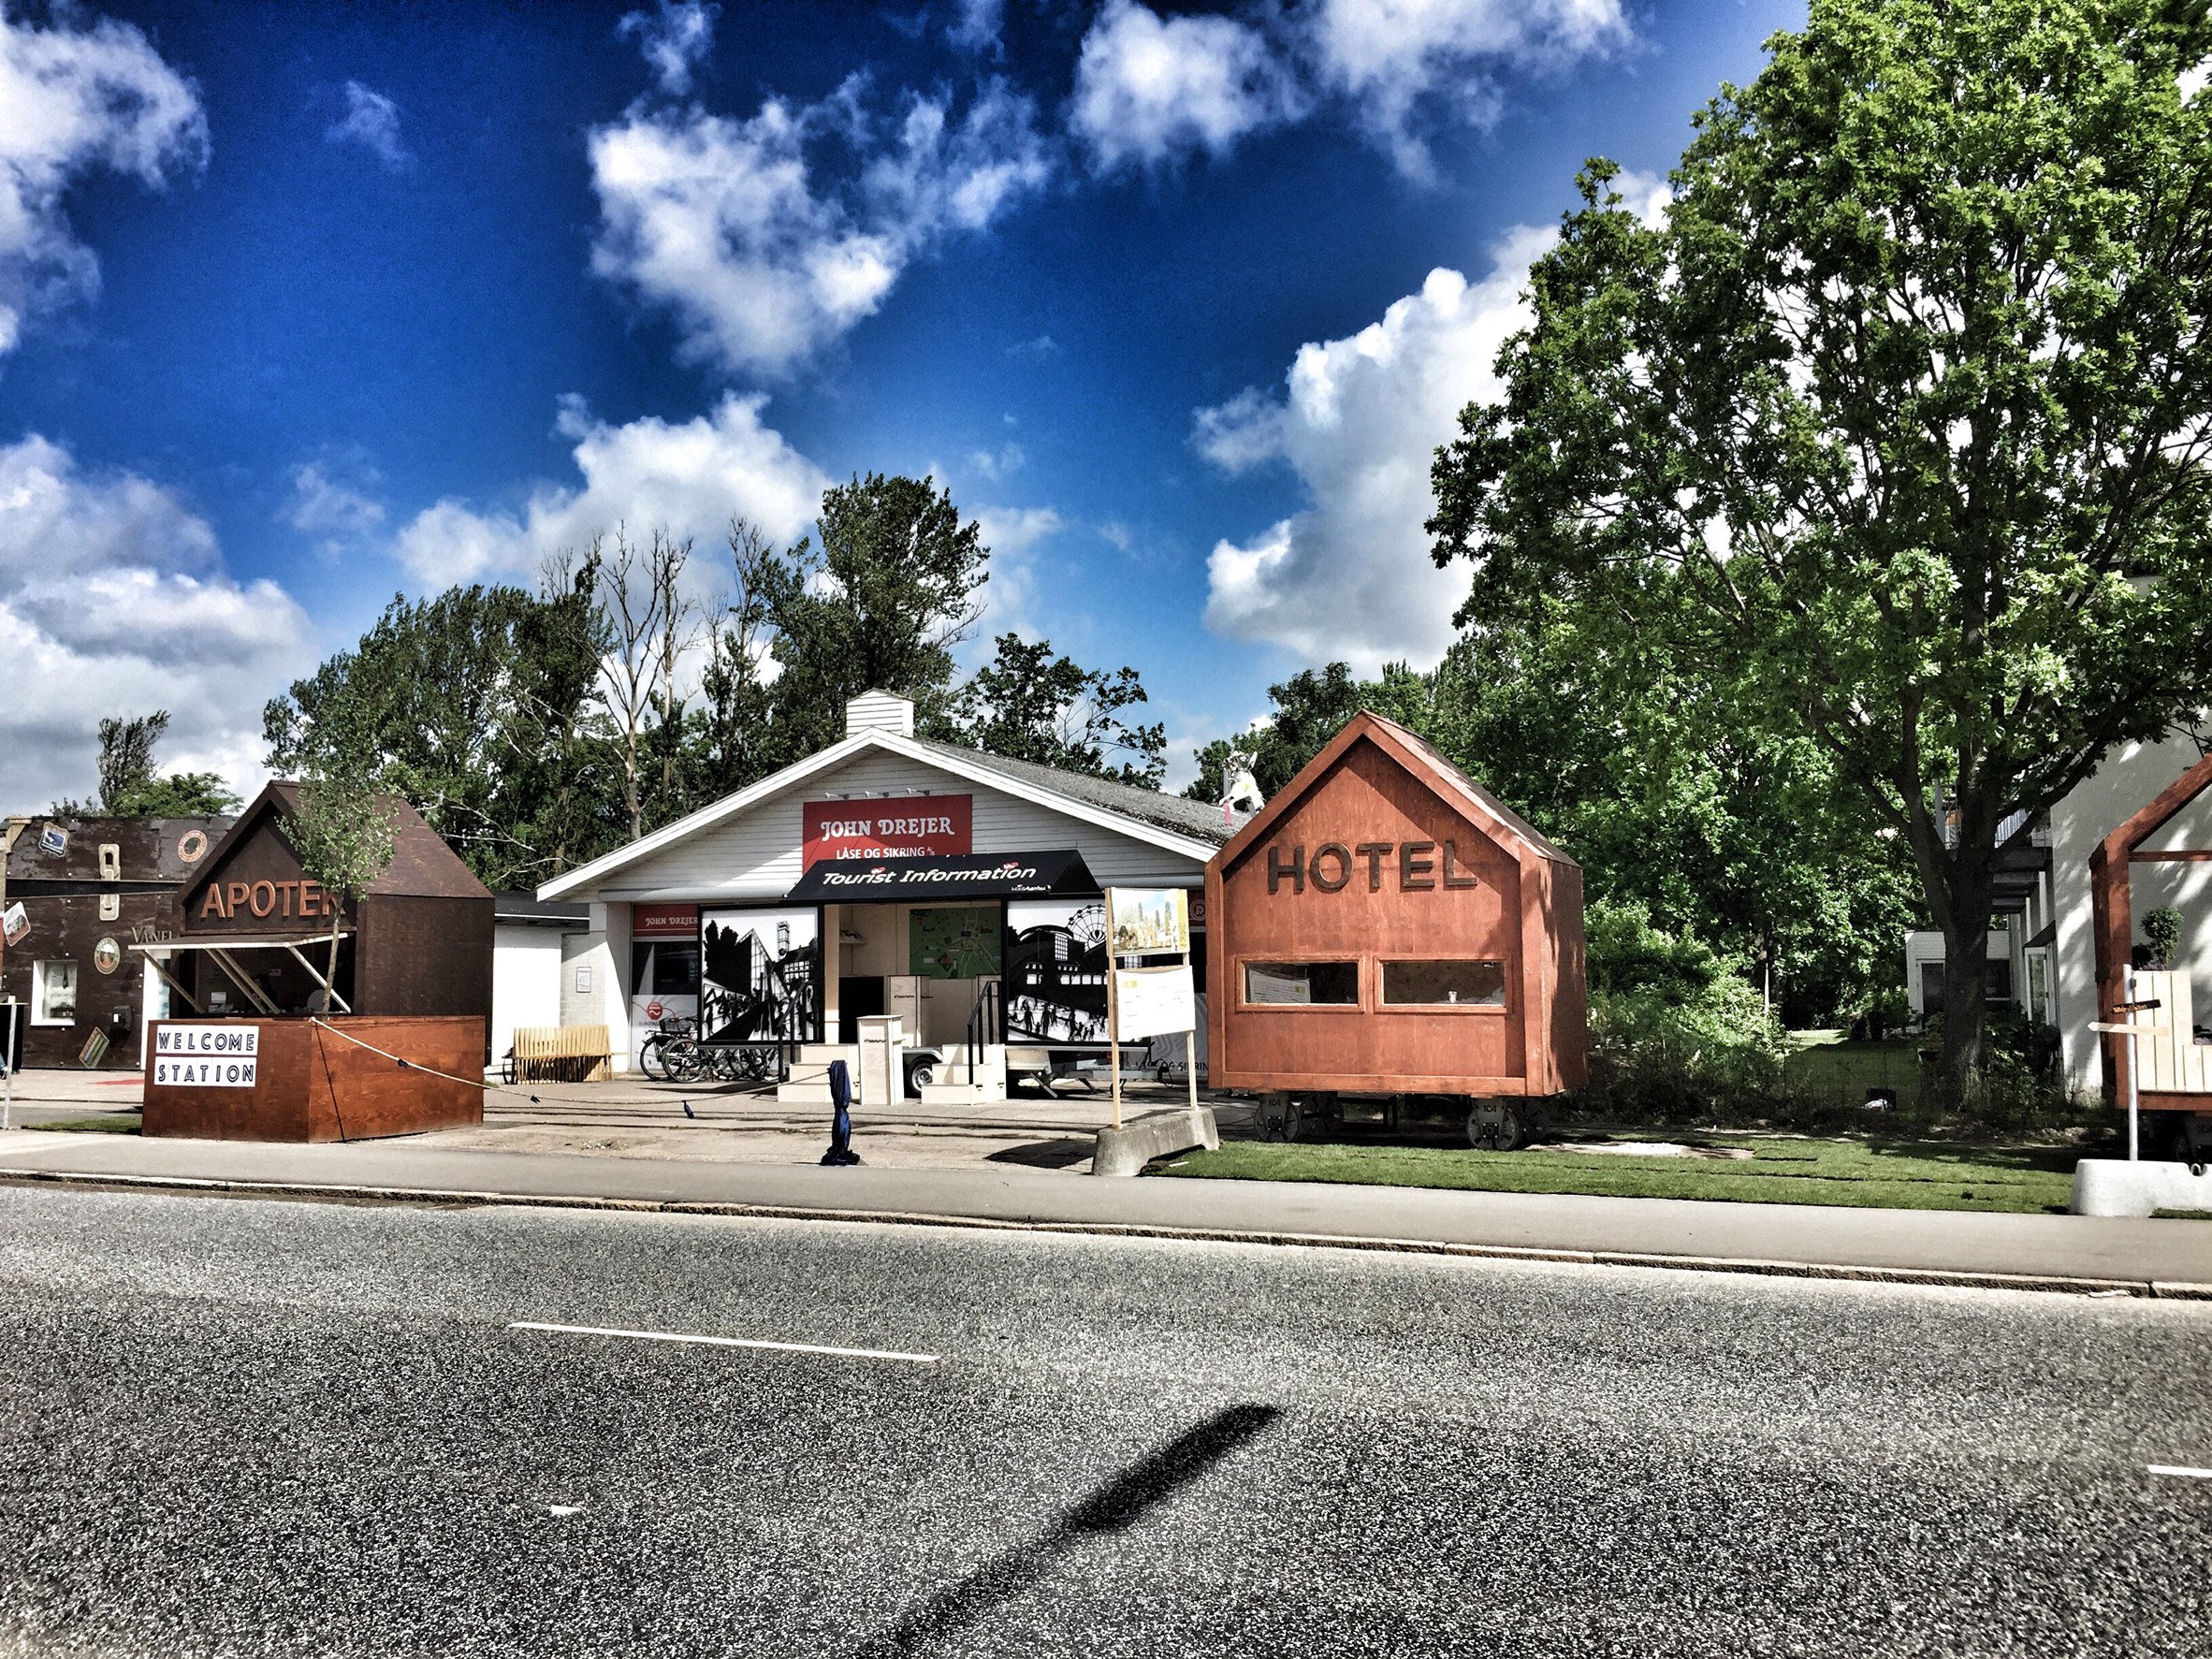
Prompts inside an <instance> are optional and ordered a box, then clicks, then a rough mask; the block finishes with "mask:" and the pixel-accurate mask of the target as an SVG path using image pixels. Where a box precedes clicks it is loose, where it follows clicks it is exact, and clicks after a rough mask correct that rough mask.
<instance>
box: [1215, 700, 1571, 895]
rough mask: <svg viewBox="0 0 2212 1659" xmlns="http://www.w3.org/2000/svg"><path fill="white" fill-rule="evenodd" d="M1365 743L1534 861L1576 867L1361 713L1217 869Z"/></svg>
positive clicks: (1220, 856)
mask: <svg viewBox="0 0 2212 1659" xmlns="http://www.w3.org/2000/svg"><path fill="white" fill-rule="evenodd" d="M1363 741H1364V742H1370V743H1373V744H1374V745H1375V747H1376V748H1377V749H1381V750H1382V751H1383V752H1384V753H1385V754H1387V755H1389V756H1390V758H1391V759H1392V760H1395V761H1396V762H1397V763H1398V764H1400V765H1402V766H1404V768H1405V769H1406V770H1407V771H1408V772H1410V773H1412V774H1413V775H1414V776H1415V777H1416V778H1419V779H1421V781H1423V782H1424V783H1426V784H1427V785H1428V786H1429V787H1430V788H1431V789H1433V790H1434V791H1435V792H1436V793H1437V794H1439V795H1441V796H1443V797H1444V799H1446V800H1447V801H1448V802H1450V803H1451V804H1452V805H1454V806H1456V807H1458V808H1460V809H1461V810H1462V811H1463V812H1465V813H1466V814H1467V816H1468V817H1470V818H1472V819H1474V820H1475V821H1476V822H1488V823H1490V824H1491V825H1492V826H1494V827H1495V828H1496V829H1498V830H1499V831H1502V832H1503V834H1504V837H1505V838H1506V839H1508V840H1511V841H1515V842H1518V843H1519V844H1520V845H1521V848H1522V849H1523V850H1525V851H1526V852H1527V853H1528V855H1529V856H1530V857H1532V858H1539V859H1546V860H1549V861H1550V862H1551V863H1553V864H1563V865H1569V866H1572V865H1574V863H1575V861H1574V860H1573V859H1571V858H1569V857H1568V856H1567V855H1566V854H1565V853H1564V852H1562V851H1560V850H1559V849H1558V848H1557V847H1555V846H1553V845H1552V843H1551V841H1550V838H1549V837H1546V836H1545V834H1544V833H1543V831H1541V830H1539V829H1537V828H1536V827H1535V825H1534V824H1532V823H1530V822H1528V820H1526V819H1525V818H1523V817H1521V814H1520V813H1518V812H1516V811H1514V810H1513V808H1510V807H1508V806H1506V803H1505V802H1503V801H1501V800H1499V799H1498V797H1497V796H1495V795H1493V794H1492V793H1490V791H1488V790H1487V789H1484V788H1483V787H1482V785H1480V784H1479V783H1477V782H1476V781H1475V780H1474V779H1472V778H1470V777H1468V776H1467V775H1466V774H1465V773H1464V772H1463V771H1461V770H1460V769H1459V767H1457V766H1455V765H1453V764H1451V762H1449V761H1448V760H1446V759H1445V758H1444V756H1443V755H1442V754H1441V753H1440V752H1438V751H1437V749H1435V748H1434V747H1433V746H1432V745H1431V744H1429V743H1428V742H1427V741H1426V740H1424V739H1422V738H1420V737H1418V736H1416V735H1414V734H1413V733H1411V732H1409V731H1407V730H1406V729H1405V728H1404V726H1402V725H1400V724H1399V723H1398V722H1397V721H1396V720H1390V719H1388V718H1386V717H1385V716H1383V715H1379V714H1376V713H1375V712H1374V711H1373V710H1371V709H1361V711H1360V712H1359V713H1358V714H1356V715H1354V716H1352V718H1351V719H1350V720H1348V721H1346V724H1345V728H1344V730H1343V731H1341V732H1339V733H1337V735H1335V736H1333V737H1332V738H1331V739H1330V740H1329V741H1328V742H1327V743H1325V744H1324V745H1322V747H1321V752H1320V753H1319V754H1317V755H1316V756H1314V758H1313V759H1312V760H1310V761H1308V762H1306V764H1304V766H1302V768H1300V770H1299V773H1298V776H1297V777H1295V778H1293V779H1290V781H1289V782H1288V783H1287V784H1285V785H1284V786H1283V787H1282V788H1281V789H1280V790H1278V791H1276V792H1275V798H1274V799H1273V800H1272V801H1270V802H1268V804H1267V805H1266V806H1265V807H1262V808H1260V809H1259V811H1258V812H1257V813H1255V814H1254V815H1253V816H1252V817H1251V818H1250V819H1249V820H1248V821H1246V822H1244V824H1243V825H1242V826H1241V827H1240V828H1239V829H1238V830H1237V832H1236V834H1235V835H1234V836H1232V837H1230V840H1229V844H1228V845H1227V846H1225V847H1223V848H1222V850H1221V851H1220V852H1219V853H1217V854H1215V865H1216V866H1220V867H1224V868H1225V867H1227V866H1228V865H1229V864H1230V862H1232V861H1233V860H1235V859H1238V858H1241V857H1243V856H1244V851H1245V850H1246V849H1247V848H1249V847H1251V846H1252V845H1254V844H1255V843H1256V842H1258V841H1259V840H1260V839H1261V838H1262V837H1265V836H1266V835H1267V834H1268V833H1269V831H1270V830H1271V829H1273V826H1274V825H1275V824H1276V823H1278V822H1281V821H1282V820H1283V819H1284V818H1286V817H1288V815H1289V814H1290V813H1291V812H1293V811H1295V810H1297V808H1298V807H1299V806H1300V805H1301V803H1302V802H1303V801H1304V799H1305V798H1306V796H1308V795H1309V794H1311V793H1313V792H1314V790H1315V789H1316V788H1317V786H1318V785H1319V783H1320V781H1321V779H1323V778H1324V777H1326V776H1327V775H1328V773H1329V770H1330V768H1331V767H1332V766H1333V765H1334V764H1336V761H1337V759H1338V757H1339V756H1341V755H1342V754H1344V753H1345V751H1346V750H1347V749H1350V748H1351V747H1352V746H1353V745H1354V744H1356V743H1360V742H1363ZM1576 867H1579V866H1576Z"/></svg>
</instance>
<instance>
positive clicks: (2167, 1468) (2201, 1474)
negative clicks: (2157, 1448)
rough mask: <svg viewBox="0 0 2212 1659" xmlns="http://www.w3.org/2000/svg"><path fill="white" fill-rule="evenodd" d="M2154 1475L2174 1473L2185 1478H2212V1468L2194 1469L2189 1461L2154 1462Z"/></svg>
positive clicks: (2151, 1466)
mask: <svg viewBox="0 0 2212 1659" xmlns="http://www.w3.org/2000/svg"><path fill="white" fill-rule="evenodd" d="M2150 1472H2151V1473H2152V1474H2153V1475H2174V1476H2178V1477H2180V1478H2181V1479H2184V1480H2212V1469H2192V1468H2190V1466H2189V1465H2188V1464H2187V1463H2152V1464H2151V1465H2150Z"/></svg>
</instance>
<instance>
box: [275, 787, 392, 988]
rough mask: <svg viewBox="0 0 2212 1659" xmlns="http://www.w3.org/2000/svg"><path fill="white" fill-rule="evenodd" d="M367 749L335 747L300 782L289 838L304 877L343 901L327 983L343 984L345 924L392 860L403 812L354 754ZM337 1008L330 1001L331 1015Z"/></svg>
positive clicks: (335, 915) (333, 928)
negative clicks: (340, 959) (341, 965)
mask: <svg viewBox="0 0 2212 1659" xmlns="http://www.w3.org/2000/svg"><path fill="white" fill-rule="evenodd" d="M367 747H368V746H367V745H365V744H363V745H353V744H339V745H333V746H332V751H331V753H330V755H329V756H328V757H327V758H326V759H325V760H324V761H323V762H321V763H320V764H318V765H317V767H316V769H315V770H314V771H313V773H312V774H310V776H309V777H308V778H307V779H305V780H304V781H303V782H302V783H301V784H300V786H299V793H298V798H297V800H296V801H295V803H294V806H293V809H292V813H291V815H290V817H289V818H288V819H287V820H286V821H285V823H284V835H285V838H286V839H288V840H289V841H290V842H291V843H292V850H293V851H295V852H297V853H298V855H299V869H300V873H301V874H303V875H305V876H308V877H310V878H312V879H313V880H317V881H320V882H321V883H322V884H323V886H324V888H325V889H326V890H327V892H328V893H329V894H330V895H331V897H332V898H334V899H335V900H336V901H337V903H336V904H335V905H334V906H333V907H332V909H331V914H330V953H329V956H328V958H327V963H326V966H325V969H324V973H323V982H324V984H326V985H327V986H329V987H330V988H331V989H333V990H335V989H336V988H337V985H338V939H339V931H340V928H339V924H340V923H341V922H342V921H343V920H344V917H345V912H346V911H347V910H352V909H354V908H355V907H356V906H357V903H358V902H359V900H360V897H361V895H362V894H364V893H366V892H367V891H368V890H369V888H370V887H371V885H372V884H373V883H374V882H375V880H376V879H377V878H378V877H379V876H381V875H383V874H384V872H385V869H386V866H389V865H390V863H391V862H392V851H393V848H394V847H395V846H396V845H397V843H398V840H399V834H400V812H399V808H398V807H397V806H396V805H395V804H394V803H393V801H392V798H391V797H390V796H389V795H387V794H386V793H382V792H381V791H379V790H378V789H377V787H376V784H375V781H374V780H373V779H371V777H370V775H369V773H368V771H367V770H366V768H364V767H362V766H361V765H359V764H357V761H355V760H354V759H353V758H351V757H354V756H357V755H359V754H361V753H362V752H364V751H365V750H366V749H367ZM334 1006H335V1005H334V1004H329V1003H326V1005H325V1011H326V1012H328V1011H331V1010H332V1008H333V1007H334Z"/></svg>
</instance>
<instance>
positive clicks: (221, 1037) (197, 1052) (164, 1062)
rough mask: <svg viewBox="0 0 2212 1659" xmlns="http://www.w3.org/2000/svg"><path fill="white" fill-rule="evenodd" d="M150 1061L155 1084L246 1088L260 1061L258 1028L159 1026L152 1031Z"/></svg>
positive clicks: (253, 1078)
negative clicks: (151, 1061)
mask: <svg viewBox="0 0 2212 1659" xmlns="http://www.w3.org/2000/svg"><path fill="white" fill-rule="evenodd" d="M152 1058H153V1080H152V1081H153V1083H154V1084H166V1085H167V1086H169V1087H171V1088H192V1089H250V1088H252V1087H253V1086H254V1084H255V1081H256V1077H255V1073H256V1070H257V1068H258V1067H259V1065H260V1060H261V1027H260V1026H250V1025H215V1026H194V1025H162V1026H156V1027H155V1028H154V1032H153V1055H152Z"/></svg>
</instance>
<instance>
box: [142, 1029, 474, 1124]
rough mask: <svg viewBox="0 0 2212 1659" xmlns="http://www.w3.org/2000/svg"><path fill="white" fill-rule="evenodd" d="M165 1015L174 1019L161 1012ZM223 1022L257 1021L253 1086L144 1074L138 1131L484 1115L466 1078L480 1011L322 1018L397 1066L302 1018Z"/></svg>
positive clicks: (443, 1120)
mask: <svg viewBox="0 0 2212 1659" xmlns="http://www.w3.org/2000/svg"><path fill="white" fill-rule="evenodd" d="M168 1023H174V1022H162V1024H168ZM184 1023H192V1024H196V1023H201V1022H184ZM225 1023H226V1024H231V1025H237V1026H249V1025H250V1026H256V1027H258V1028H259V1031H260V1048H261V1052H260V1056H259V1071H258V1075H257V1079H256V1083H255V1087H253V1088H251V1089H236V1088H181V1087H176V1086H172V1085H167V1084H152V1083H149V1084H147V1085H146V1096H145V1098H146V1104H145V1116H144V1132H145V1133H147V1134H149V1135H155V1136H192V1137H196V1138H198V1139H202V1140H217V1141H284V1142H325V1141H338V1140H346V1141H362V1140H371V1139H377V1138H382V1137H386V1136H390V1135H412V1134H420V1133H423V1132H424V1131H426V1130H430V1129H442V1128H460V1127H464V1126H466V1125H470V1124H477V1123H481V1122H483V1120H484V1103H483V1102H484V1094H483V1091H482V1090H481V1089H479V1088H476V1087H474V1086H473V1084H471V1083H470V1082H469V1081H467V1080H470V1079H473V1078H475V1077H477V1076H479V1075H480V1074H481V1072H482V1069H483V1058H482V1055H483V1049H484V1043H485V1035H484V1026H483V1022H482V1021H480V1020H476V1019H473V1018H449V1019H353V1018H343V1017H342V1018H340V1019H338V1020H335V1021H332V1022H330V1024H331V1025H332V1026H335V1027H336V1028H337V1031H340V1032H343V1033H346V1034H347V1036H350V1037H353V1038H358V1039H359V1040H360V1041H361V1042H365V1043H369V1044H372V1045H373V1046H374V1048H376V1049H380V1050H384V1051H386V1053H387V1054H390V1055H400V1056H402V1057H404V1058H405V1059H407V1060H409V1061H411V1062H413V1064H411V1065H410V1066H407V1067H401V1066H400V1065H399V1064H398V1063H397V1062H396V1061H395V1060H392V1059H389V1058H386V1057H385V1055H383V1054H376V1053H372V1052H371V1050H370V1049H367V1048H363V1047H361V1046H360V1045H359V1044H358V1043H356V1042H353V1041H347V1040H346V1037H343V1036H340V1035H337V1034H336V1033H334V1032H332V1031H326V1030H324V1029H322V1028H321V1027H320V1026H317V1025H316V1024H315V1023H313V1022H312V1021H309V1020H304V1019H287V1020H251V1021H249V1020H239V1021H230V1022H225ZM424 1068H429V1070H424ZM432 1071H442V1072H446V1073H449V1074H450V1076H451V1077H452V1078H457V1079H460V1080H462V1081H459V1082H453V1081H448V1080H447V1079H445V1078H441V1077H437V1076H434V1075H432Z"/></svg>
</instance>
